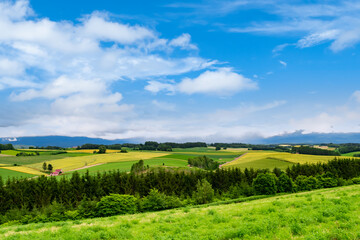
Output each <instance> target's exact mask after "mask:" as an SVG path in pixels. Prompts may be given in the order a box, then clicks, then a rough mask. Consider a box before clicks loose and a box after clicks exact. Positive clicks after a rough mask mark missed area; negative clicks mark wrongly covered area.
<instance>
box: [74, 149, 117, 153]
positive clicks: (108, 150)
mask: <svg viewBox="0 0 360 240" xmlns="http://www.w3.org/2000/svg"><path fill="white" fill-rule="evenodd" d="M97 150H98V149H80V150H67V152H69V153H79V152H80V153H93V152H94V151H97ZM118 152H120V150H112V149H106V153H118Z"/></svg>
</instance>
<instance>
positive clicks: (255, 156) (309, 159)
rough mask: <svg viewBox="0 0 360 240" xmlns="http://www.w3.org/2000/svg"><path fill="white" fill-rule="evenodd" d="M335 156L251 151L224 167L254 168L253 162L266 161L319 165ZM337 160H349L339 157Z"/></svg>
mask: <svg viewBox="0 0 360 240" xmlns="http://www.w3.org/2000/svg"><path fill="white" fill-rule="evenodd" d="M334 158H335V156H319V155H318V156H315V155H305V154H291V153H283V152H273V151H249V152H247V153H246V154H245V155H244V156H242V157H240V158H238V159H237V160H235V161H232V162H229V163H226V164H224V165H223V166H224V167H236V165H239V164H241V165H242V166H244V164H248V165H249V167H251V166H252V164H251V163H252V162H254V161H259V160H264V161H266V159H275V160H280V161H287V162H290V163H301V164H302V163H318V162H322V163H323V162H328V161H329V160H333V159H334ZM336 158H348V157H341V156H337V157H336Z"/></svg>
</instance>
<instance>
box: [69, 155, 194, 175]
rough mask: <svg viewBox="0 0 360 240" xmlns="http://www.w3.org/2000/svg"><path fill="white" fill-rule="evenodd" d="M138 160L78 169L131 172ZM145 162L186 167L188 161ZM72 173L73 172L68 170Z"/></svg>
mask: <svg viewBox="0 0 360 240" xmlns="http://www.w3.org/2000/svg"><path fill="white" fill-rule="evenodd" d="M137 162H138V161H126V162H112V163H105V164H101V165H98V166H94V167H89V168H86V169H81V170H77V172H78V173H80V174H82V173H86V172H87V171H89V173H97V172H108V171H117V170H119V171H121V172H129V171H130V170H131V166H132V165H133V164H134V163H137ZM144 164H145V166H146V165H149V166H150V167H155V166H163V164H164V165H165V166H167V167H185V166H186V165H187V161H185V160H180V159H172V158H153V159H148V160H144ZM68 173H69V174H70V175H71V174H72V173H73V172H68Z"/></svg>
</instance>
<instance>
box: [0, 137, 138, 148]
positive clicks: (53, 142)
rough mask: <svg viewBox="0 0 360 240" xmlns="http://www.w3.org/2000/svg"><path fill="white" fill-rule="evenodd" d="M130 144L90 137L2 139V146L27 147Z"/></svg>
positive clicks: (123, 141) (122, 141) (127, 141)
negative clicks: (7, 144)
mask: <svg viewBox="0 0 360 240" xmlns="http://www.w3.org/2000/svg"><path fill="white" fill-rule="evenodd" d="M125 142H126V143H129V142H132V141H131V140H106V139H102V138H88V137H66V136H41V137H17V138H2V139H1V142H0V143H1V144H6V143H11V144H13V145H27V146H38V147H46V146H59V147H74V146H80V145H83V144H85V143H93V144H105V145H109V144H116V143H125Z"/></svg>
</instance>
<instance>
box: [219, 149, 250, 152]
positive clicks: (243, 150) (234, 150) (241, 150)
mask: <svg viewBox="0 0 360 240" xmlns="http://www.w3.org/2000/svg"><path fill="white" fill-rule="evenodd" d="M248 150H249V149H248V148H227V149H225V150H224V149H223V150H220V152H245V151H248Z"/></svg>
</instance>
